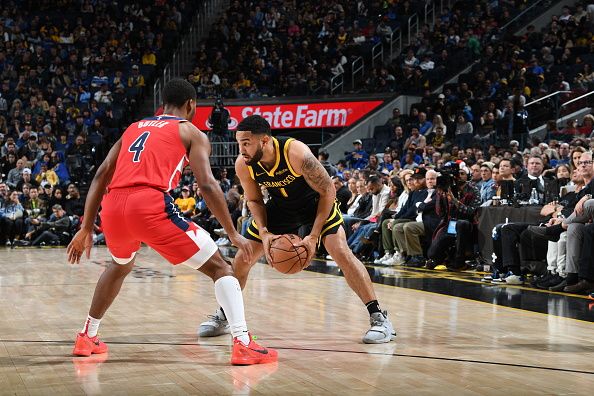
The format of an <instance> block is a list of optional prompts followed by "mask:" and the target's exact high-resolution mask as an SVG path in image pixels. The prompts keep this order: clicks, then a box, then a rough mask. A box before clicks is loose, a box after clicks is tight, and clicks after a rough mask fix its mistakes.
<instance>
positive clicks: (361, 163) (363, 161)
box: [345, 139, 369, 169]
mask: <svg viewBox="0 0 594 396" xmlns="http://www.w3.org/2000/svg"><path fill="white" fill-rule="evenodd" d="M353 149H354V150H353V151H352V152H350V153H348V154H347V155H346V157H345V160H346V161H347V162H348V163H350V164H351V168H353V169H363V168H365V167H366V166H367V161H368V158H369V154H368V153H367V152H366V151H365V150H363V142H362V141H361V140H360V139H356V140H355V141H353Z"/></svg>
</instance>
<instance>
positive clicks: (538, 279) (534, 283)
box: [530, 272, 556, 289]
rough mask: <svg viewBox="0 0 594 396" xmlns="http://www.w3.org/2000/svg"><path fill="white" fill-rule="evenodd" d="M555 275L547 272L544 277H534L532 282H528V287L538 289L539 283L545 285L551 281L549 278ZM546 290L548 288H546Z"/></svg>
mask: <svg viewBox="0 0 594 396" xmlns="http://www.w3.org/2000/svg"><path fill="white" fill-rule="evenodd" d="M555 275H556V274H553V273H551V272H547V273H546V274H544V275H541V276H535V277H533V278H532V280H531V281H530V286H532V287H538V284H539V283H545V282H548V281H549V280H551V278H552V277H553V276H555ZM546 288H547V289H548V286H547V287H546Z"/></svg>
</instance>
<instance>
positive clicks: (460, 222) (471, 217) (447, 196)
mask: <svg viewBox="0 0 594 396" xmlns="http://www.w3.org/2000/svg"><path fill="white" fill-rule="evenodd" d="M449 168H450V169H451V170H452V172H454V176H453V177H454V178H455V180H456V184H455V187H454V185H452V184H450V183H451V181H450V179H449V178H447V176H446V177H444V178H442V179H438V181H437V187H436V188H437V202H436V212H437V214H438V215H439V216H440V217H441V221H440V223H439V225H438V226H437V228H436V230H435V232H434V233H433V240H432V242H431V246H430V247H429V250H428V251H427V256H428V258H429V259H430V260H432V261H431V263H429V264H427V266H428V267H429V268H434V267H435V266H436V265H440V264H442V263H443V262H444V261H446V260H447V261H446V263H447V264H446V266H447V267H448V268H451V269H454V270H459V269H462V268H465V267H466V261H465V260H466V259H467V258H468V257H472V256H473V253H474V251H473V250H474V238H473V235H474V233H473V227H474V226H475V225H476V224H475V222H476V218H475V214H476V211H477V209H478V207H479V205H480V196H479V193H478V191H477V189H476V188H475V187H473V186H472V185H471V184H470V183H468V176H469V175H468V172H467V171H466V170H464V169H462V168H459V167H458V166H456V165H453V164H452V165H451V166H450V167H449ZM442 180H443V182H442Z"/></svg>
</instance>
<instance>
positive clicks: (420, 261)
mask: <svg viewBox="0 0 594 396" xmlns="http://www.w3.org/2000/svg"><path fill="white" fill-rule="evenodd" d="M404 265H405V266H407V267H415V268H420V267H423V266H425V257H423V256H412V257H411V258H410V260H409V261H407V262H406V263H405V264H404Z"/></svg>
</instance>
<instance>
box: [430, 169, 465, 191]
mask: <svg viewBox="0 0 594 396" xmlns="http://www.w3.org/2000/svg"><path fill="white" fill-rule="evenodd" d="M458 172H460V167H459V166H458V164H456V163H453V162H448V163H447V164H445V165H444V166H443V167H442V168H441V169H439V176H437V184H436V186H435V187H436V188H437V189H438V190H441V191H446V192H447V191H448V190H450V189H455V188H456V180H457V177H458Z"/></svg>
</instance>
